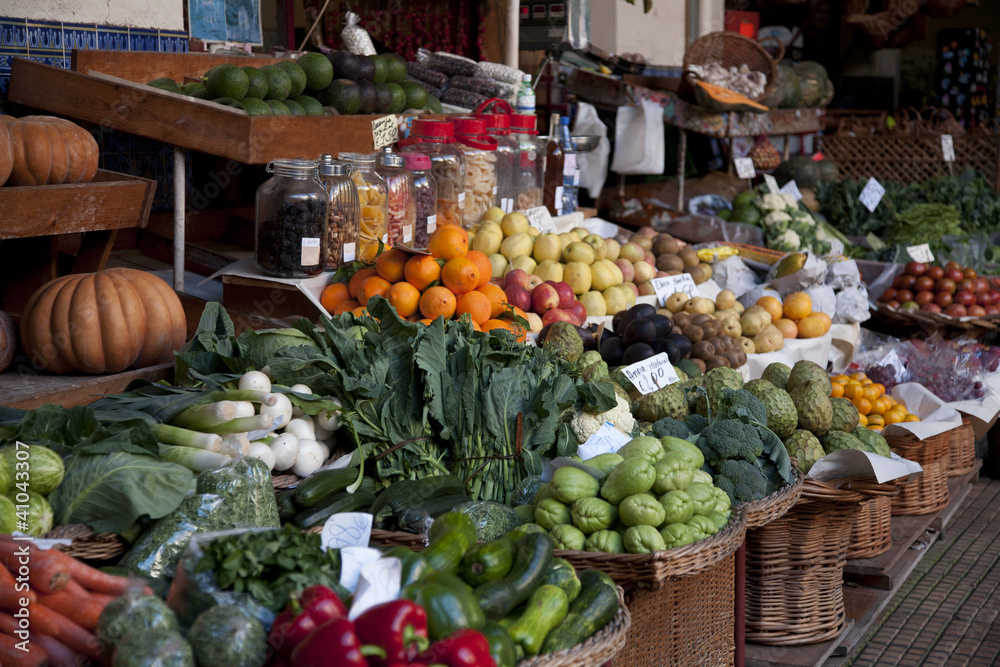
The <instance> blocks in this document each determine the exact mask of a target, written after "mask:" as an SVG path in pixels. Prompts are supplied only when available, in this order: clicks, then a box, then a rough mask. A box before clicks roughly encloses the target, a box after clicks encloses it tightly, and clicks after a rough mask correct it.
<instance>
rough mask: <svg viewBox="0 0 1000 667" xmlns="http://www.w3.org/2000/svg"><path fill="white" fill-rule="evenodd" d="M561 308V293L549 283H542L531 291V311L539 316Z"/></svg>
mask: <svg viewBox="0 0 1000 667" xmlns="http://www.w3.org/2000/svg"><path fill="white" fill-rule="evenodd" d="M558 307H559V292H557V291H556V288H555V287H553V286H552V285H549V284H548V283H542V284H541V285H539V286H538V287H536V288H535V289H533V290H531V309H532V310H533V311H535V312H536V313H538V314H539V315H544V314H545V312H546V311H548V310H552V309H553V308H558Z"/></svg>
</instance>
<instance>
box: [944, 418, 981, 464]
mask: <svg viewBox="0 0 1000 667" xmlns="http://www.w3.org/2000/svg"><path fill="white" fill-rule="evenodd" d="M975 467H976V430H975V429H974V428H973V426H972V420H971V419H969V416H968V415H962V425H961V426H959V427H958V428H956V429H955V430H954V431H952V433H951V444H950V445H949V447H948V471H947V475H948V477H961V476H962V475H965V474H968V473H970V472H972V469H973V468H975Z"/></svg>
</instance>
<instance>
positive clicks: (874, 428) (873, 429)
mask: <svg viewBox="0 0 1000 667" xmlns="http://www.w3.org/2000/svg"><path fill="white" fill-rule="evenodd" d="M868 430H869V431H875V432H876V433H881V432H882V427H881V426H869V427H868Z"/></svg>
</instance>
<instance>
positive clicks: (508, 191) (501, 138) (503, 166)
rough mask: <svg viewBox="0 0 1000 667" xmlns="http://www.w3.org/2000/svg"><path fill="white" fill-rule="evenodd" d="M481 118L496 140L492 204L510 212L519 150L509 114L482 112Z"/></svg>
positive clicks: (487, 130)
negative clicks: (495, 174) (494, 182)
mask: <svg viewBox="0 0 1000 667" xmlns="http://www.w3.org/2000/svg"><path fill="white" fill-rule="evenodd" d="M482 118H483V119H484V120H485V121H486V132H487V133H489V135H490V136H491V137H493V138H495V139H496V140H497V196H496V198H495V199H494V201H493V205H494V206H498V207H500V209H502V210H503V212H504V213H510V212H512V211H513V210H514V205H515V204H516V203H517V178H518V166H519V162H520V159H521V150H520V147H519V145H518V141H517V138H516V137H514V136H512V135H511V133H510V114H506V113H491V114H483V115H482Z"/></svg>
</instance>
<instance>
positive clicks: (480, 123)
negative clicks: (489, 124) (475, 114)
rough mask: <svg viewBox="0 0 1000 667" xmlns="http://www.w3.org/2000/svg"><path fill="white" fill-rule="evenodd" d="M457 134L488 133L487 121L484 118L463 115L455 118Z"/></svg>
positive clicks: (474, 134)
mask: <svg viewBox="0 0 1000 667" xmlns="http://www.w3.org/2000/svg"><path fill="white" fill-rule="evenodd" d="M455 134H456V135H458V134H464V135H467V136H468V135H473V136H478V135H481V134H486V121H485V120H483V119H482V118H471V117H461V118H456V119H455Z"/></svg>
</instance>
